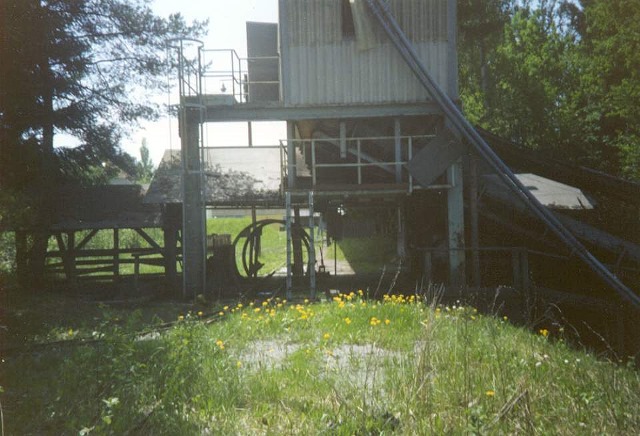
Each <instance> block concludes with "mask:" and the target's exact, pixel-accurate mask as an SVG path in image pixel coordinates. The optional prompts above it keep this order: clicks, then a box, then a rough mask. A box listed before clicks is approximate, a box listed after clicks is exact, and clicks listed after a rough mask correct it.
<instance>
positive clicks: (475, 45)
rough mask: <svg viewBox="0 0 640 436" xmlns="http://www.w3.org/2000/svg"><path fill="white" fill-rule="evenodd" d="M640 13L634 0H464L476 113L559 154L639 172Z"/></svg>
mask: <svg viewBox="0 0 640 436" xmlns="http://www.w3.org/2000/svg"><path fill="white" fill-rule="evenodd" d="M639 19H640V8H639V6H638V4H637V2H634V1H633V0H615V1H604V0H591V1H586V0H583V1H581V2H580V5H577V4H576V2H574V1H563V2H556V1H550V0H545V1H539V2H532V1H518V0H509V1H504V2H501V1H497V0H467V1H464V2H460V4H459V27H460V31H461V37H460V50H459V52H460V85H461V100H462V103H463V107H464V109H465V112H466V113H467V116H468V117H469V118H470V119H471V120H472V121H473V122H475V123H478V124H480V125H481V126H482V127H485V128H487V129H489V130H492V131H494V132H495V133H497V134H499V135H502V136H504V137H506V138H509V139H511V140H513V141H515V142H519V143H521V144H523V145H526V146H528V147H531V148H537V149H540V150H544V151H545V152H547V153H548V154H549V155H550V156H551V157H555V158H557V159H561V160H570V161H573V162H575V163H578V164H581V165H586V166H590V167H593V168H596V169H600V170H604V171H607V172H610V173H612V174H616V175H621V176H626V177H629V178H632V179H633V178H636V179H637V178H638V176H639V174H638V172H637V171H638V167H639V166H640V164H639V163H638V156H639V154H640V152H638V150H639V149H640V140H639V138H640V133H639V129H640V124H639V123H638V119H640V117H639V115H640V114H639V113H638V107H637V105H636V104H635V101H636V100H637V99H638V97H640V76H639V74H640V73H638V71H640V58H639V57H638V53H639V52H640V50H639V48H640V38H638V22H640V21H639Z"/></svg>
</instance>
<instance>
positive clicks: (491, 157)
mask: <svg viewBox="0 0 640 436" xmlns="http://www.w3.org/2000/svg"><path fill="white" fill-rule="evenodd" d="M367 5H368V6H369V8H370V10H371V12H372V13H373V16H374V17H375V18H376V19H377V20H378V22H379V24H380V26H381V27H382V28H383V29H384V31H385V32H386V34H387V36H388V37H389V39H390V40H391V42H392V43H393V44H394V45H395V47H396V49H397V50H398V52H399V53H400V55H401V56H402V58H403V59H404V60H405V62H406V63H407V65H408V66H409V68H411V70H412V71H413V73H414V74H415V76H416V78H417V79H418V81H419V82H420V84H421V85H422V86H423V87H424V88H425V89H426V90H427V91H428V92H429V94H430V95H431V96H432V98H433V99H434V101H435V102H436V103H437V104H438V105H439V106H440V108H441V109H442V111H443V112H444V114H445V116H446V118H447V120H448V121H449V123H450V124H451V125H452V127H453V130H454V133H456V134H457V135H459V136H461V137H462V138H464V139H466V140H467V141H468V142H469V143H470V144H471V145H472V146H473V147H474V148H475V150H476V152H477V153H478V154H479V155H480V156H481V157H482V158H483V159H484V160H485V161H486V162H487V163H488V164H489V165H490V166H491V167H492V168H493V169H494V170H495V171H496V173H497V174H498V176H499V177H500V178H501V179H502V181H503V182H504V183H505V184H506V185H507V186H508V187H509V188H510V189H511V190H512V191H513V192H514V193H515V194H516V195H517V196H518V197H519V198H520V199H522V200H523V201H524V203H525V204H526V205H527V206H528V207H529V208H530V209H531V211H532V212H533V213H534V214H535V215H536V216H537V217H538V218H540V219H541V220H542V221H543V222H544V223H545V224H546V225H547V226H548V227H549V228H550V229H551V230H552V231H553V233H554V234H555V235H556V236H557V237H558V238H559V239H560V240H561V241H562V242H563V243H565V244H566V245H567V246H568V247H569V248H570V249H571V251H572V253H575V254H576V255H578V256H579V257H580V258H581V259H582V260H583V261H584V262H585V263H586V264H587V265H589V267H590V268H591V269H592V270H593V271H594V272H595V273H596V274H597V275H598V276H599V277H600V278H601V279H602V280H603V281H604V282H605V283H607V284H608V285H609V286H611V288H613V289H614V290H615V291H616V292H617V293H618V294H619V295H620V296H621V297H622V298H624V299H626V300H628V301H629V302H631V303H632V304H633V305H634V306H635V307H640V296H638V295H637V294H636V293H635V292H633V291H632V290H631V289H630V288H628V287H627V286H626V285H625V284H624V283H622V282H621V281H620V280H619V279H618V278H617V277H616V276H615V275H613V274H612V273H611V271H609V270H608V269H607V268H606V267H605V266H604V265H603V264H602V263H600V261H598V259H596V258H595V257H594V256H593V255H592V254H591V253H590V252H589V250H587V249H586V248H585V247H584V246H583V245H582V244H581V243H580V242H579V241H578V240H577V239H576V238H575V237H574V236H573V235H572V234H571V233H570V232H569V231H568V230H567V229H566V228H565V227H564V226H563V225H562V223H560V221H558V219H557V218H556V217H555V216H553V214H552V213H551V212H550V211H549V210H548V209H547V208H546V207H545V206H543V205H542V204H541V203H540V202H539V201H538V200H537V199H536V198H535V197H534V196H533V194H531V193H530V192H529V191H528V190H527V189H526V187H525V186H524V185H523V184H522V183H521V182H520V181H519V180H518V179H517V178H516V176H515V175H514V174H513V172H512V171H511V170H510V169H509V167H508V166H507V165H506V164H505V163H504V162H502V160H501V159H500V158H499V157H498V155H497V154H495V152H494V151H493V150H492V149H491V147H489V145H488V144H487V143H486V142H485V141H484V139H483V138H482V137H481V136H480V134H478V132H477V131H476V130H475V129H474V128H473V126H472V125H471V123H469V121H467V119H466V118H465V117H464V115H462V112H460V110H459V109H458V107H457V106H456V105H455V104H454V102H453V101H451V99H450V98H449V96H448V95H447V94H445V93H444V91H443V90H442V89H441V88H440V86H439V85H438V84H437V83H436V82H435V80H433V78H432V77H431V75H430V74H429V72H428V71H427V69H426V68H425V66H424V65H423V64H422V62H421V61H420V59H419V58H418V55H417V54H416V52H415V50H414V48H413V45H412V43H411V42H410V41H409V40H408V39H407V37H406V36H405V34H404V32H403V31H402V29H401V28H400V26H399V25H398V23H397V22H396V20H395V18H394V17H393V15H392V14H391V11H390V10H389V6H388V5H387V4H386V3H384V2H383V1H382V0H367Z"/></svg>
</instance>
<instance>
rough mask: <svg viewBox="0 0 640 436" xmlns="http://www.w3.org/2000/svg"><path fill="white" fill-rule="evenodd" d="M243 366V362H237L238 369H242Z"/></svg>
mask: <svg viewBox="0 0 640 436" xmlns="http://www.w3.org/2000/svg"><path fill="white" fill-rule="evenodd" d="M241 366H242V362H240V361H239V360H238V361H237V362H236V367H238V368H240V367H241Z"/></svg>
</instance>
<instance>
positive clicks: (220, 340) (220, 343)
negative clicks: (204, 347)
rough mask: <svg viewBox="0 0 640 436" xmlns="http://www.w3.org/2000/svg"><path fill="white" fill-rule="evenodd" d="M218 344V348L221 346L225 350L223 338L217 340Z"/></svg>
mask: <svg viewBox="0 0 640 436" xmlns="http://www.w3.org/2000/svg"><path fill="white" fill-rule="evenodd" d="M216 345H217V346H218V348H220V349H221V350H224V341H223V340H222V339H218V340H217V341H216Z"/></svg>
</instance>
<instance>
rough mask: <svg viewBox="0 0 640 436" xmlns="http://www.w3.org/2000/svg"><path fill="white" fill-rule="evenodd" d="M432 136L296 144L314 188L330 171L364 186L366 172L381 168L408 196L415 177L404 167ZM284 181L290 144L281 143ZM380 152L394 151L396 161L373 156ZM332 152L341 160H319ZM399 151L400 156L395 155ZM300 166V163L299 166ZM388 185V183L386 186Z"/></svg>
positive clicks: (318, 141) (320, 139)
mask: <svg viewBox="0 0 640 436" xmlns="http://www.w3.org/2000/svg"><path fill="white" fill-rule="evenodd" d="M432 138H433V135H414V136H399V137H396V136H363V137H357V138H346V139H345V138H342V139H341V138H329V137H327V138H317V139H297V140H293V143H294V146H295V148H297V149H299V150H300V151H301V153H302V158H303V161H304V163H306V164H308V166H309V171H310V175H311V184H312V186H313V187H314V188H315V187H316V186H317V185H318V183H319V182H320V183H322V182H323V180H322V177H321V175H320V176H319V174H318V173H319V172H321V171H323V170H327V169H335V170H345V171H348V172H350V173H352V175H353V177H351V179H350V180H351V181H350V182H349V183H348V184H353V185H356V186H358V185H360V186H361V185H365V184H366V183H367V181H366V175H365V172H366V170H367V169H370V168H379V169H381V170H382V171H384V172H386V173H388V174H389V177H390V178H391V180H392V181H390V183H400V184H405V185H406V186H407V190H408V192H409V193H411V192H413V190H414V189H415V188H416V185H415V181H414V179H413V177H412V176H411V175H410V174H409V172H408V171H407V170H406V168H405V166H406V164H407V163H409V162H410V161H411V159H412V158H413V156H414V154H415V152H416V151H417V150H419V149H420V147H422V146H423V145H425V144H426V143H427V142H428V141H429V140H430V139H432ZM280 147H281V156H282V158H281V165H282V180H283V182H284V181H286V180H287V174H288V172H289V171H290V170H291V168H289V163H288V161H287V141H285V140H282V141H280ZM376 149H377V150H378V151H385V150H386V151H387V152H389V151H392V152H393V153H389V154H393V156H394V157H393V158H391V159H379V158H378V157H377V156H376V155H375V154H374V153H375V150H376ZM324 150H330V151H331V152H332V153H334V154H335V153H336V151H337V152H338V153H339V154H338V155H339V156H340V159H338V160H336V161H331V162H328V161H326V160H323V159H322V158H321V157H320V153H321V151H324ZM396 151H397V152H396ZM298 164H299V163H298ZM385 183H389V181H388V182H385ZM450 187H451V186H450V185H447V184H442V185H434V186H432V187H430V188H432V189H434V188H435V189H446V188H450Z"/></svg>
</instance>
